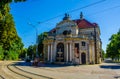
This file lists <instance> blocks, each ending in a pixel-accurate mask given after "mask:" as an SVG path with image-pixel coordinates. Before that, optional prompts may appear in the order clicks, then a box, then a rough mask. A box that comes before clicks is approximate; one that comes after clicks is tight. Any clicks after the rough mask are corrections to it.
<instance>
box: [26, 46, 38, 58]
mask: <svg viewBox="0 0 120 79" xmlns="http://www.w3.org/2000/svg"><path fill="white" fill-rule="evenodd" d="M35 53H36V46H35V45H34V46H33V45H30V46H29V47H28V50H27V56H29V57H30V59H32V57H34V56H35Z"/></svg>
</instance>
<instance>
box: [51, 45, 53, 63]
mask: <svg viewBox="0 0 120 79" xmlns="http://www.w3.org/2000/svg"><path fill="white" fill-rule="evenodd" d="M52 53H53V52H52V44H51V62H52Z"/></svg>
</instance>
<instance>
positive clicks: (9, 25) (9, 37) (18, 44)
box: [0, 0, 25, 60]
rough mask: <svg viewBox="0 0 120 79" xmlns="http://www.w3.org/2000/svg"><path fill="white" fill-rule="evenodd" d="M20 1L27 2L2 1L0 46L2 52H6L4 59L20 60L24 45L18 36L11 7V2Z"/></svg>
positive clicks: (0, 6)
mask: <svg viewBox="0 0 120 79" xmlns="http://www.w3.org/2000/svg"><path fill="white" fill-rule="evenodd" d="M20 1H21V2H23V1H25V0H1V1H0V46H2V50H4V52H3V54H4V59H13V60H14V59H18V56H19V54H20V52H21V49H22V48H23V43H22V41H21V39H20V37H19V36H18V35H17V31H16V29H15V23H14V21H13V17H12V15H11V14H10V6H9V4H10V3H11V2H20ZM5 56H6V57H5ZM12 56H13V57H12ZM11 57H12V58H11Z"/></svg>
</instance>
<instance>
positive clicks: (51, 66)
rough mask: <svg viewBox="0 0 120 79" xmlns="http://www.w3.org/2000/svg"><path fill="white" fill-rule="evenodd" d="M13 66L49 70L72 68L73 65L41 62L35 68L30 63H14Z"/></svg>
mask: <svg viewBox="0 0 120 79" xmlns="http://www.w3.org/2000/svg"><path fill="white" fill-rule="evenodd" d="M14 65H16V66H30V67H50V68H58V67H67V66H73V65H69V64H48V63H42V62H40V63H38V65H37V66H33V65H32V63H31V62H16V63H14ZM76 66H77V65H76Z"/></svg>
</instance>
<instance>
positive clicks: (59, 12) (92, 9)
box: [10, 0, 120, 50]
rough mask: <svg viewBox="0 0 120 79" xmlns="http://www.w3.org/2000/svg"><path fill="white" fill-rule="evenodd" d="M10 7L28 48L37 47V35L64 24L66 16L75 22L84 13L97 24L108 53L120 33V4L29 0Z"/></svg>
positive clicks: (116, 0)
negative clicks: (115, 37) (109, 47)
mask: <svg viewBox="0 0 120 79" xmlns="http://www.w3.org/2000/svg"><path fill="white" fill-rule="evenodd" d="M10 7H11V14H12V15H13V18H14V22H15V25H16V26H15V27H16V30H17V33H18V35H19V36H20V37H21V39H22V42H23V43H24V47H25V48H27V47H28V46H29V45H33V44H35V42H36V32H38V34H41V33H43V32H46V31H49V30H51V29H52V28H54V27H55V26H56V24H57V23H59V22H60V21H62V19H63V17H64V14H65V13H68V14H69V15H70V19H71V20H74V19H79V18H80V12H83V15H84V18H85V19H86V20H88V21H89V22H91V23H97V24H98V25H99V27H100V31H101V36H100V37H101V40H102V48H103V49H104V50H106V46H107V44H108V43H109V42H110V41H109V38H110V37H111V35H112V34H115V33H117V32H118V30H119V29H120V0H27V1H26V2H20V3H11V4H10ZM36 29H37V31H36Z"/></svg>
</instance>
